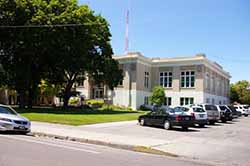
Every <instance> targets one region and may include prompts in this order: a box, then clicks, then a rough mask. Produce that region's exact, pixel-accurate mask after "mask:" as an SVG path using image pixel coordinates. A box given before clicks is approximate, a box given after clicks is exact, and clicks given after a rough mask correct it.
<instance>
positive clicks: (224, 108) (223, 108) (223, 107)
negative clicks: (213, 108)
mask: <svg viewBox="0 0 250 166" xmlns="http://www.w3.org/2000/svg"><path fill="white" fill-rule="evenodd" d="M219 108H220V109H221V110H223V111H224V110H227V107H226V106H219Z"/></svg>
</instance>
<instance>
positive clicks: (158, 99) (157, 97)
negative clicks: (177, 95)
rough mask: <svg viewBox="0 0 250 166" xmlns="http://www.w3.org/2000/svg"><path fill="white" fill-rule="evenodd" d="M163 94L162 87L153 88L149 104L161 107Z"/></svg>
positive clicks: (163, 98)
mask: <svg viewBox="0 0 250 166" xmlns="http://www.w3.org/2000/svg"><path fill="white" fill-rule="evenodd" d="M165 97H166V96H165V92H164V88H163V87H162V86H155V87H154V88H153V93H152V95H151V96H150V97H149V100H150V103H152V104H157V105H158V106H161V105H162V104H163V103H164V101H165Z"/></svg>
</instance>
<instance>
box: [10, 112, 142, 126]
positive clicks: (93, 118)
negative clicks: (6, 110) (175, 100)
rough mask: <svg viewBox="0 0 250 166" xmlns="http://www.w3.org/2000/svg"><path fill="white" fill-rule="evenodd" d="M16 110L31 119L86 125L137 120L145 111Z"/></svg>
mask: <svg viewBox="0 0 250 166" xmlns="http://www.w3.org/2000/svg"><path fill="white" fill-rule="evenodd" d="M15 110H16V111H17V112H18V113H19V114H20V115H22V116H24V117H27V118H28V119H29V120H31V121H40V122H49V123H59V124H67V125H85V124H95V123H104V122H116V121H126V120H136V119H137V118H138V116H140V115H143V114H145V113H146V112H145V111H130V110H124V109H115V110H114V109H113V110H105V109H98V110H91V109H75V108H69V109H61V108H33V109H19V108H15Z"/></svg>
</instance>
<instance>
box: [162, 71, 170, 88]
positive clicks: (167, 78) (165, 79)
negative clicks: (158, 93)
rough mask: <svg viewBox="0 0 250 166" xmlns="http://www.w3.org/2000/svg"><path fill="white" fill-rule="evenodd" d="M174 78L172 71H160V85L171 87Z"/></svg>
mask: <svg viewBox="0 0 250 166" xmlns="http://www.w3.org/2000/svg"><path fill="white" fill-rule="evenodd" d="M172 80H173V73H172V72H160V85H161V86H163V87H164V88H171V87H172Z"/></svg>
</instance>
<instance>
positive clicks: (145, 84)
mask: <svg viewBox="0 0 250 166" xmlns="http://www.w3.org/2000/svg"><path fill="white" fill-rule="evenodd" d="M144 87H145V88H148V87H149V72H145V75H144Z"/></svg>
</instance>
